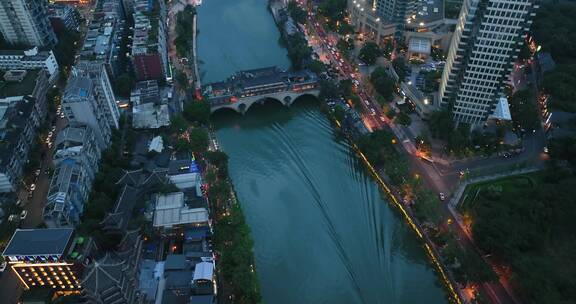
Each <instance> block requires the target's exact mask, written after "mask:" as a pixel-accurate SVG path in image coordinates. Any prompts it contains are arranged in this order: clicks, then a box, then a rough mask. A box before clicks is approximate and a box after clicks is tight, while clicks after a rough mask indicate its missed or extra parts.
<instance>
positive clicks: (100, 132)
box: [62, 73, 115, 149]
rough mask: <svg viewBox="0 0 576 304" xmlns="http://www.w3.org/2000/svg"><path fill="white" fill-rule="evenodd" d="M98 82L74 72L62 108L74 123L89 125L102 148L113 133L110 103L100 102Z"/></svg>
mask: <svg viewBox="0 0 576 304" xmlns="http://www.w3.org/2000/svg"><path fill="white" fill-rule="evenodd" d="M99 94H100V93H99V92H98V89H97V86H96V83H95V82H94V81H93V80H92V79H91V78H90V77H88V76H87V75H82V74H78V73H73V74H72V76H71V77H70V79H69V80H68V85H67V86H66V89H65V91H64V94H63V95H62V110H63V112H64V114H65V115H66V117H68V121H69V122H71V123H73V124H85V125H88V126H89V127H90V128H91V129H92V130H93V131H94V134H95V138H96V141H97V142H98V145H99V146H100V148H101V149H105V148H106V147H107V146H108V144H109V142H110V138H111V135H112V127H111V126H110V124H109V122H108V121H109V118H108V117H107V114H108V113H109V111H108V109H107V107H109V105H106V104H102V103H101V102H100V98H99V96H98V95H99ZM114 105H115V104H114Z"/></svg>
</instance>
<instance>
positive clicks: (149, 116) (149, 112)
mask: <svg viewBox="0 0 576 304" xmlns="http://www.w3.org/2000/svg"><path fill="white" fill-rule="evenodd" d="M132 117H133V120H132V127H133V128H135V129H158V128H160V127H166V126H169V125H170V113H169V111H168V105H165V104H162V105H156V104H153V103H145V104H140V105H137V106H134V107H133V108H132Z"/></svg>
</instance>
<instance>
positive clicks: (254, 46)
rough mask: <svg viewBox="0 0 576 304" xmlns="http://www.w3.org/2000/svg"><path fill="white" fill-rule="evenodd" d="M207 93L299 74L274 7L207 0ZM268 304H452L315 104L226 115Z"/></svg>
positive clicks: (224, 141)
mask: <svg viewBox="0 0 576 304" xmlns="http://www.w3.org/2000/svg"><path fill="white" fill-rule="evenodd" d="M198 14H199V31H200V33H199V36H198V53H199V58H200V60H201V61H202V63H201V65H200V70H201V74H202V79H203V81H204V82H211V81H219V80H224V79H225V78H226V77H228V76H229V75H231V74H232V73H234V72H235V71H237V70H241V69H250V68H259V67H265V66H271V65H277V66H279V67H282V68H288V66H289V61H288V59H287V57H286V50H285V49H283V48H282V47H281V46H280V45H279V43H278V38H279V33H278V30H277V28H276V26H275V25H274V22H273V19H272V16H271V14H270V13H269V11H268V9H267V7H266V0H204V3H203V4H202V5H201V6H200V7H199V9H198ZM214 124H215V127H216V136H217V138H218V141H219V142H220V145H221V146H222V149H223V150H224V151H225V152H226V153H227V154H228V155H229V157H230V161H229V166H230V168H229V171H230V176H231V178H232V181H233V184H234V187H235V189H236V192H237V194H238V198H239V200H240V202H241V205H242V209H243V210H244V214H245V216H246V219H247V222H248V224H249V225H250V228H251V231H252V237H253V239H254V244H255V247H254V252H255V259H256V268H257V272H258V276H259V279H260V285H261V290H262V296H263V300H264V303H279V304H283V303H446V302H447V301H446V295H445V292H444V290H443V287H442V286H441V283H440V281H439V280H438V278H437V275H436V274H435V271H434V269H433V268H432V266H431V264H430V263H429V262H428V259H427V258H426V256H425V253H424V250H423V248H422V247H421V245H420V243H419V242H418V240H417V239H416V236H415V235H414V233H413V232H412V231H410V230H409V228H408V226H407V225H406V224H405V223H404V222H403V221H402V220H401V217H400V215H399V214H398V212H397V211H396V210H394V208H393V207H392V206H390V204H388V203H387V202H386V201H385V200H384V199H383V198H382V196H381V195H380V191H379V189H378V186H377V184H376V183H375V182H374V181H373V180H372V179H371V177H370V176H369V175H367V174H366V173H365V170H364V169H363V167H362V164H361V163H359V161H358V160H357V159H356V157H355V155H354V153H353V152H352V151H351V150H350V148H349V146H348V144H347V143H346V142H344V141H342V140H338V139H337V137H336V136H335V134H334V131H333V129H332V127H331V125H330V123H329V121H328V120H327V119H326V118H325V117H324V115H323V114H322V113H321V112H320V111H319V107H318V104H317V101H316V100H314V99H313V98H301V99H300V100H297V101H296V104H294V105H293V106H292V107H290V108H287V107H284V106H281V105H280V104H279V103H276V102H268V103H266V104H264V105H262V106H253V107H252V108H250V110H249V111H248V113H247V114H246V115H244V116H241V115H239V114H236V113H232V112H225V111H224V112H221V113H216V114H215V115H214Z"/></svg>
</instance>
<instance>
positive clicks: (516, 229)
mask: <svg viewBox="0 0 576 304" xmlns="http://www.w3.org/2000/svg"><path fill="white" fill-rule="evenodd" d="M573 148H574V146H572V149H573ZM531 179H532V182H529V180H528V182H522V183H520V182H518V183H516V185H515V186H514V187H507V188H506V189H505V190H504V191H502V188H500V187H495V188H494V189H493V191H484V192H482V193H481V194H480V195H479V198H478V199H477V201H476V203H475V205H474V208H473V218H474V222H473V225H472V232H473V234H474V239H475V240H476V243H477V245H478V246H479V247H480V248H482V249H483V250H484V251H485V252H486V253H491V254H493V255H495V256H496V257H497V258H499V259H502V261H503V262H504V264H506V265H509V266H511V270H512V273H513V275H512V276H511V280H512V282H513V283H514V284H517V285H518V286H520V290H521V291H522V293H523V295H524V296H525V299H524V300H525V302H526V303H574V302H575V301H576V280H574V276H575V275H576V263H575V262H574V254H575V252H576V222H575V221H574V218H575V217H576V201H575V199H574V198H575V197H576V177H575V176H574V174H573V173H572V172H571V171H570V170H562V169H553V170H549V171H546V172H544V173H542V174H540V175H537V176H535V177H532V178H531Z"/></svg>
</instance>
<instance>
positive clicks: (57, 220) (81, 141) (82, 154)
mask: <svg viewBox="0 0 576 304" xmlns="http://www.w3.org/2000/svg"><path fill="white" fill-rule="evenodd" d="M100 154H101V149H100V147H99V146H98V143H97V141H96V138H95V136H94V132H93V131H92V129H91V128H90V127H88V126H86V125H77V126H69V127H66V128H65V129H63V130H61V131H60V132H59V133H58V135H57V136H56V140H55V142H54V156H53V161H54V167H55V170H54V174H53V175H52V180H51V182H50V188H49V190H48V196H47V201H46V205H45V207H44V212H43V216H44V223H45V224H46V225H47V226H48V227H50V228H54V227H74V226H76V225H77V224H78V223H79V221H80V216H81V215H82V212H83V210H84V206H85V205H86V203H87V201H88V198H89V195H90V192H91V190H92V184H93V182H94V178H95V176H96V173H97V172H98V165H99V163H98V161H99V159H100Z"/></svg>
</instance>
